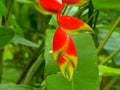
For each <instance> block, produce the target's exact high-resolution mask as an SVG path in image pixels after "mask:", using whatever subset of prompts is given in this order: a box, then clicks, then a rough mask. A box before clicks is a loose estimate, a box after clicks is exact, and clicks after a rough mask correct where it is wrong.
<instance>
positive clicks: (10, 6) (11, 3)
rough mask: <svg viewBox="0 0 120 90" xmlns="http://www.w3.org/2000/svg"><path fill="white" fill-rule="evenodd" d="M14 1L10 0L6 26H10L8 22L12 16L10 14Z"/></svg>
mask: <svg viewBox="0 0 120 90" xmlns="http://www.w3.org/2000/svg"><path fill="white" fill-rule="evenodd" d="M14 1H15V0H10V1H9V2H8V12H7V15H6V20H5V26H8V22H9V18H10V15H11V11H12V7H13V4H14Z"/></svg>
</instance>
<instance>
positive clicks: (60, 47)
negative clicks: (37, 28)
mask: <svg viewBox="0 0 120 90" xmlns="http://www.w3.org/2000/svg"><path fill="white" fill-rule="evenodd" d="M68 41H69V35H68V34H67V33H66V32H65V31H64V30H63V29H62V28H61V27H59V28H58V29H57V30H56V32H55V34H54V38H53V56H54V60H55V61H56V62H58V60H59V58H60V57H61V56H62V54H63V53H64V51H65V49H66V48H67V47H68Z"/></svg>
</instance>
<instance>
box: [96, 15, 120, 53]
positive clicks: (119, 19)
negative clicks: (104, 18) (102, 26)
mask: <svg viewBox="0 0 120 90" xmlns="http://www.w3.org/2000/svg"><path fill="white" fill-rule="evenodd" d="M119 22H120V17H119V18H118V19H117V21H116V22H115V24H114V25H113V27H112V29H111V30H110V31H109V32H108V33H107V35H106V36H105V38H104V40H103V41H102V43H101V44H100V45H99V46H98V48H97V54H99V53H100V51H101V50H102V48H103V47H104V45H105V44H106V42H107V41H108V39H109V38H110V36H111V34H112V33H113V31H114V30H115V28H116V27H117V25H118V24H119Z"/></svg>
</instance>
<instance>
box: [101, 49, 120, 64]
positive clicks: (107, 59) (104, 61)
mask: <svg viewBox="0 0 120 90" xmlns="http://www.w3.org/2000/svg"><path fill="white" fill-rule="evenodd" d="M119 52H120V48H119V49H117V50H115V51H114V52H113V53H112V54H110V55H109V56H108V57H107V58H106V59H104V60H103V61H102V62H101V64H105V63H106V62H108V61H109V60H110V59H111V58H112V57H114V56H115V55H116V54H117V53H119Z"/></svg>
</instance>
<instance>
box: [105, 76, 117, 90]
mask: <svg viewBox="0 0 120 90" xmlns="http://www.w3.org/2000/svg"><path fill="white" fill-rule="evenodd" d="M118 77H119V76H114V77H113V78H112V79H111V80H110V82H109V83H108V84H107V86H106V87H105V88H104V90H111V87H112V86H113V84H114V83H115V82H116V80H117V79H118Z"/></svg>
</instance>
